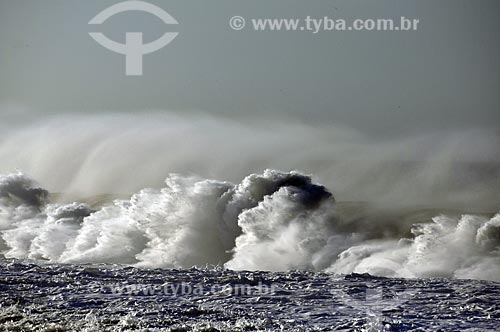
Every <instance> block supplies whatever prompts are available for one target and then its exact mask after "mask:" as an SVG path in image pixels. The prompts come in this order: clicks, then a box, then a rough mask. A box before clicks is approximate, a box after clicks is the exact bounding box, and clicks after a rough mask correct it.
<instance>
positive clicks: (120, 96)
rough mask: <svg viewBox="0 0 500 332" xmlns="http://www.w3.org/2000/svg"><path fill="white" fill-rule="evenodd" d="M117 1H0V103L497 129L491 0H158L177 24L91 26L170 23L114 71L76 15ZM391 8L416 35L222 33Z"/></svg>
mask: <svg viewBox="0 0 500 332" xmlns="http://www.w3.org/2000/svg"><path fill="white" fill-rule="evenodd" d="M117 2H119V1H114V0H113V1H108V0H106V1H103V0H99V1H97V0H90V1H89V0H85V1H83V0H44V1H40V0H0V52H1V56H0V104H13V103H15V104H19V105H23V106H26V107H29V108H33V109H37V110H40V111H41V112H51V113H53V112H73V111H84V112H91V111H97V110H104V109H106V110H118V111H126V112H141V110H144V109H164V110H174V111H176V112H192V111H199V110H203V111H206V112H208V113H210V114H224V115H225V116H229V117H238V116H245V117H264V116H273V117H280V116H285V117H296V118H299V119H301V120H302V121H307V122H312V123H314V122H321V123H332V124H342V125H347V126H351V127H354V128H357V129H359V130H362V131H364V132H366V133H370V134H373V135H375V136H376V135H384V136H385V135H404V134H408V133H415V132H420V133H421V132H425V131H436V130H441V129H442V128H445V129H454V130H457V129H462V128H485V129H486V128H489V129H492V128H493V129H494V130H499V129H500V113H499V111H500V108H499V102H500V93H499V88H500V60H499V59H500V46H499V41H500V39H499V37H500V19H499V17H500V2H499V1H497V0H491V1H486V0H480V1H477V0H467V1H463V0H453V1H452V0H446V1H445V0H442V1H434V0H419V1H401V0H393V1H373V0H370V1H353V0H349V1H347V0H345V1H305V0H303V1H290V0H280V1H276V0H273V1H270V0H258V1H243V0H240V1H235V0H224V1H206V0H199V1H186V0H177V1H167V0H165V1H162V0H151V1H150V2H151V3H154V4H156V5H159V6H161V7H162V8H163V9H165V10H166V11H167V12H168V13H170V14H171V15H172V16H173V17H174V18H175V19H176V20H177V21H178V22H179V24H178V25H177V26H174V25H165V24H163V23H162V22H161V21H160V20H159V19H158V18H156V17H155V16H152V15H150V14H146V13H140V12H129V13H122V14H120V15H117V16H115V17H113V18H111V19H109V20H108V21H106V22H105V23H104V24H103V25H101V26H98V27H97V29H98V30H100V31H101V32H103V33H105V34H106V35H107V36H108V37H109V38H111V39H114V40H116V41H120V42H122V41H124V38H125V32H126V31H141V32H144V36H145V39H146V40H147V41H152V40H154V39H156V38H158V37H160V36H161V35H162V34H163V33H164V32H165V31H178V32H179V35H178V37H177V38H176V39H175V40H174V41H173V42H172V43H170V44H169V45H168V46H167V47H165V48H163V49H161V50H160V51H158V52H156V53H153V54H150V55H146V56H145V57H144V75H143V76H141V77H126V76H125V74H124V68H125V57H124V56H123V55H119V54H116V53H113V52H110V51H108V50H106V49H105V48H103V47H102V46H100V45H98V44H97V43H96V42H95V41H94V40H93V39H91V38H90V37H89V35H88V32H91V31H95V30H96V28H95V27H92V26H89V25H88V24H87V23H88V21H89V20H90V19H92V18H93V17H94V16H95V15H96V14H97V13H98V12H100V11H101V10H103V9H104V8H106V7H108V6H109V5H112V4H114V3H117ZM234 15H241V16H243V17H245V18H247V20H248V19H251V18H303V17H306V16H307V15H310V16H312V17H316V18H320V17H323V16H329V17H332V18H343V19H352V18H396V19H399V17H400V16H405V17H410V18H417V19H419V20H420V25H419V30H418V31H416V32H338V31H337V32H328V31H326V32H320V33H318V34H312V33H310V32H255V31H250V30H248V29H244V30H242V31H233V30H231V29H230V28H229V25H228V21H229V18H230V17H232V16H234Z"/></svg>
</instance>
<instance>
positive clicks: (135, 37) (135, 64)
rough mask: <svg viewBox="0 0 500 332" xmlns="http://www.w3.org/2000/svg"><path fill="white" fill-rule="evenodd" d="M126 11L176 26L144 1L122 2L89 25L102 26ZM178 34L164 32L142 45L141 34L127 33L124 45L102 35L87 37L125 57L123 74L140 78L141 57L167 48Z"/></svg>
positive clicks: (155, 7) (95, 33)
mask: <svg viewBox="0 0 500 332" xmlns="http://www.w3.org/2000/svg"><path fill="white" fill-rule="evenodd" d="M128 11H142V12H146V13H150V14H153V15H155V16H157V17H158V18H160V19H161V20H162V21H163V22H164V23H165V24H178V22H177V21H176V20H175V19H174V18H173V17H172V16H170V14H169V13H167V12H166V11H165V10H163V9H162V8H160V7H158V6H155V5H153V4H150V3H148V2H144V1H124V2H120V3H117V4H115V5H113V6H111V7H108V8H106V9H104V10H103V11H102V12H100V13H99V14H97V15H96V16H95V17H94V18H93V19H92V20H90V22H89V24H102V23H104V21H106V20H107V19H108V18H110V17H112V16H114V15H116V14H119V13H123V12H128ZM178 34H179V33H178V32H166V33H164V34H163V36H161V37H160V38H158V39H157V40H155V41H153V42H150V43H147V44H144V43H143V39H142V32H127V33H126V35H125V44H120V43H118V42H116V41H114V40H111V39H109V38H108V37H106V36H105V35H104V34H103V33H100V32H90V33H89V35H90V36H91V37H92V38H93V39H94V40H95V41H96V42H98V43H99V44H100V45H102V46H104V47H105V48H107V49H108V50H111V51H113V52H116V53H119V54H124V55H125V59H126V60H125V61H126V71H125V73H126V75H127V76H141V75H142V57H143V55H144V54H149V53H153V52H156V51H158V50H159V49H161V48H163V47H165V46H167V45H168V44H169V43H170V42H171V41H172V40H174V38H175V37H177V35H178Z"/></svg>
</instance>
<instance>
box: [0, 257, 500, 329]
mask: <svg viewBox="0 0 500 332" xmlns="http://www.w3.org/2000/svg"><path fill="white" fill-rule="evenodd" d="M0 289H1V292H0V300H1V303H2V306H1V308H0V326H1V327H2V330H4V331H211V332H215V331H228V332H230V331H450V332H451V331H498V330H499V322H500V285H499V284H498V283H495V282H488V281H478V280H451V279H443V278H420V279H401V278H383V277H375V276H370V275H367V274H365V275H362V274H349V275H344V276H334V275H332V274H329V273H321V272H312V271H309V272H307V271H289V272H259V271H254V272H251V271H239V272H237V271H230V270H224V269H220V268H219V269H214V268H212V269H210V268H204V269H197V268H192V269H184V270H178V269H152V270H150V269H140V268H133V267H125V266H117V265H105V264H99V265H67V264H34V263H29V262H22V261H18V260H2V261H1V262H0Z"/></svg>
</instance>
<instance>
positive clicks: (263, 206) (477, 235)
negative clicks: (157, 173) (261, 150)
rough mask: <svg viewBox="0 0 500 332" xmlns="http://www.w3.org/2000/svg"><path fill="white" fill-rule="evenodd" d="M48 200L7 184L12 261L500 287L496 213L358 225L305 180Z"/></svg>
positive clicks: (254, 177) (181, 181)
mask: <svg viewBox="0 0 500 332" xmlns="http://www.w3.org/2000/svg"><path fill="white" fill-rule="evenodd" d="M50 197H51V195H50V194H49V192H48V191H47V190H45V189H43V188H41V187H40V186H39V185H37V184H36V183H35V182H34V181H33V180H32V179H30V178H28V177H27V176H25V175H24V174H22V173H16V174H8V175H2V176H0V232H1V238H2V241H3V243H2V244H1V246H2V249H3V254H4V256H5V257H7V258H17V259H32V260H40V261H50V262H59V263H119V264H130V265H134V266H138V267H145V268H157V267H162V268H188V267H191V266H204V265H212V264H216V265H223V266H224V267H226V268H229V269H235V270H271V271H284V270H292V269H307V270H316V271H327V272H332V273H342V274H343V273H370V274H374V275H381V276H399V277H410V278H411V277H456V278H473V279H488V280H494V281H500V215H498V214H497V215H495V216H493V217H491V216H489V217H488V216H480V215H462V216H456V217H454V216H451V215H450V216H445V215H439V216H435V217H432V218H431V217H429V218H427V217H422V216H421V215H420V214H417V216H420V217H418V218H416V219H415V218H403V217H401V218H400V217H396V218H394V217H392V218H389V217H384V216H382V217H381V216H380V215H379V216H375V215H372V214H371V213H370V212H368V213H366V214H365V215H363V216H362V217H360V211H361V210H362V207H360V206H354V207H352V206H351V207H346V206H345V205H342V203H336V202H335V199H334V198H333V196H332V194H331V192H330V191H329V190H328V189H327V188H326V187H324V186H322V185H320V184H316V183H314V181H313V180H312V178H311V177H310V176H308V175H304V174H301V173H299V172H297V171H292V172H280V171H276V170H266V171H264V173H263V174H251V175H249V176H247V177H245V178H244V179H243V180H242V181H241V183H239V184H233V183H231V182H226V181H216V180H207V179H203V178H199V177H195V176H182V175H179V174H170V175H169V176H168V177H167V179H166V180H165V186H164V187H163V188H161V189H143V190H141V191H139V192H138V193H136V194H134V195H132V197H131V198H130V199H128V200H115V201H113V202H112V203H111V202H110V203H104V204H100V206H93V205H92V206H91V205H89V204H85V203H76V202H73V203H71V204H62V203H53V202H52V203H51V202H50Z"/></svg>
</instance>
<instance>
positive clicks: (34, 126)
mask: <svg viewBox="0 0 500 332" xmlns="http://www.w3.org/2000/svg"><path fill="white" fill-rule="evenodd" d="M9 114H10V117H7V118H6V122H5V123H2V125H3V126H2V127H3V128H0V160H1V163H0V173H3V174H7V173H11V172H15V171H16V170H20V171H22V172H23V173H25V174H28V175H29V176H30V177H32V178H34V179H36V180H37V181H39V182H40V183H41V184H42V185H43V187H44V188H47V190H49V191H50V192H51V193H63V194H67V195H71V196H76V197H77V198H82V197H83V198H89V197H92V196H94V195H98V194H121V195H126V196H129V195H131V194H132V193H134V192H137V191H139V190H141V189H143V188H145V187H155V188H158V187H160V186H161V184H162V182H163V180H164V179H165V177H166V176H167V175H168V174H169V173H179V174H184V175H197V176H200V177H203V178H212V179H223V180H228V181H232V182H234V183H237V182H240V181H241V180H242V179H243V178H244V177H246V176H247V175H249V174H251V173H260V172H262V171H263V170H264V169H266V168H272V169H279V170H283V171H290V170H299V171H301V172H303V173H305V174H312V175H313V178H314V179H315V180H316V181H319V182H321V183H322V184H324V185H325V186H327V187H328V188H329V189H330V190H331V191H332V193H334V194H335V196H336V197H338V199H339V200H341V201H369V202H377V203H380V204H384V205H385V206H388V207H394V206H401V205H402V206H416V205H425V206H437V207H443V206H449V207H453V208H459V209H480V210H481V209H484V210H487V211H489V212H495V211H496V210H497V209H498V208H500V203H499V200H498V197H499V196H498V185H499V178H500V170H499V169H500V168H499V165H500V152H499V150H498V146H499V143H500V135H499V134H498V133H496V132H494V131H486V130H484V129H483V130H480V131H479V130H477V131H474V130H469V131H461V132H433V133H425V134H422V135H421V136H413V137H398V138H393V139H385V140H382V139H380V138H376V137H368V136H365V135H362V134H361V133H359V132H357V131H355V130H353V129H349V128H344V127H341V126H337V125H329V124H320V125H312V124H307V123H301V122H298V121H295V120H292V119H290V118H288V117H284V116H283V118H280V117H276V116H275V117H269V118H267V119H266V118H263V117H262V118H259V119H258V120H257V119H252V118H246V119H228V118H223V117H213V116H209V115H207V114H204V113H201V112H199V113H193V112H190V113H189V114H186V115H182V114H179V112H176V113H174V112H153V111H152V112H142V113H141V114H140V115H137V114H136V115H133V114H118V113H111V112H103V113H101V114H99V113H88V114H84V113H78V114H73V115H67V114H66V115H57V114H54V115H42V114H38V113H36V112H33V111H24V112H21V113H20V114H16V113H15V112H14V111H11V112H10V113H9Z"/></svg>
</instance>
